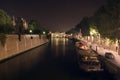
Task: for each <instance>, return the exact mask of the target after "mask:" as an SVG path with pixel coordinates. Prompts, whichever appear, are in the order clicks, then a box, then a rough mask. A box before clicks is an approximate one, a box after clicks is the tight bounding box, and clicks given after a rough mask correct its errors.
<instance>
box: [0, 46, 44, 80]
mask: <svg viewBox="0 0 120 80" xmlns="http://www.w3.org/2000/svg"><path fill="white" fill-rule="evenodd" d="M44 49H45V46H42V47H41V48H39V47H38V48H35V49H33V50H32V51H28V52H26V53H23V54H21V55H19V56H17V57H14V58H13V59H10V60H7V61H5V62H3V63H1V64H0V80H13V76H14V77H17V76H19V75H21V73H27V72H29V70H30V69H31V68H32V67H34V66H35V65H36V64H37V63H39V62H40V61H42V58H43V57H42V56H43V53H44V52H45V50H44Z"/></svg>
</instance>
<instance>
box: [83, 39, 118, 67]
mask: <svg viewBox="0 0 120 80" xmlns="http://www.w3.org/2000/svg"><path fill="white" fill-rule="evenodd" d="M85 42H86V41H85ZM86 43H87V46H92V47H91V48H92V49H93V50H95V51H97V52H98V54H99V55H102V56H103V57H104V55H105V52H111V53H112V54H113V55H114V59H108V60H109V61H111V62H112V63H113V64H115V65H117V66H118V67H120V55H118V52H116V51H112V50H110V49H105V48H103V47H101V46H99V45H97V44H94V43H92V44H91V42H86Z"/></svg>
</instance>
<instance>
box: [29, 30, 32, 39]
mask: <svg viewBox="0 0 120 80" xmlns="http://www.w3.org/2000/svg"><path fill="white" fill-rule="evenodd" d="M29 33H30V35H31V34H32V30H31V29H30V30H29ZM30 38H31V39H33V37H32V36H31V37H30Z"/></svg>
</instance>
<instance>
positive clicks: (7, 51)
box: [0, 35, 48, 61]
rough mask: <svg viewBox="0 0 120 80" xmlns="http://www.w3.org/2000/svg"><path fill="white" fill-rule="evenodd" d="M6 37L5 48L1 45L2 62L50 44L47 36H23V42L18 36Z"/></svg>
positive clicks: (0, 56)
mask: <svg viewBox="0 0 120 80" xmlns="http://www.w3.org/2000/svg"><path fill="white" fill-rule="evenodd" d="M6 37H7V39H6V42H5V46H2V45H1V43H0V61H2V60H4V59H7V58H10V57H12V56H15V55H18V54H20V53H21V52H24V51H27V50H29V49H32V48H34V47H37V46H40V45H42V44H44V43H47V42H48V39H47V38H46V36H45V35H41V36H39V35H21V41H19V39H18V35H7V36H6Z"/></svg>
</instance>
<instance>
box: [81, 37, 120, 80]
mask: <svg viewBox="0 0 120 80" xmlns="http://www.w3.org/2000/svg"><path fill="white" fill-rule="evenodd" d="M82 41H84V42H86V43H87V46H89V47H91V49H93V50H94V51H96V52H97V53H98V54H99V55H100V59H101V61H102V62H103V63H104V65H105V68H106V70H108V71H109V72H110V73H112V74H114V75H115V78H116V79H117V80H120V55H119V54H118V52H117V51H113V50H110V49H109V48H104V47H102V46H99V45H98V44H94V43H91V42H88V41H86V40H84V39H82ZM105 53H111V54H112V55H113V56H114V58H113V59H112V58H111V59H109V58H106V57H105Z"/></svg>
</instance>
